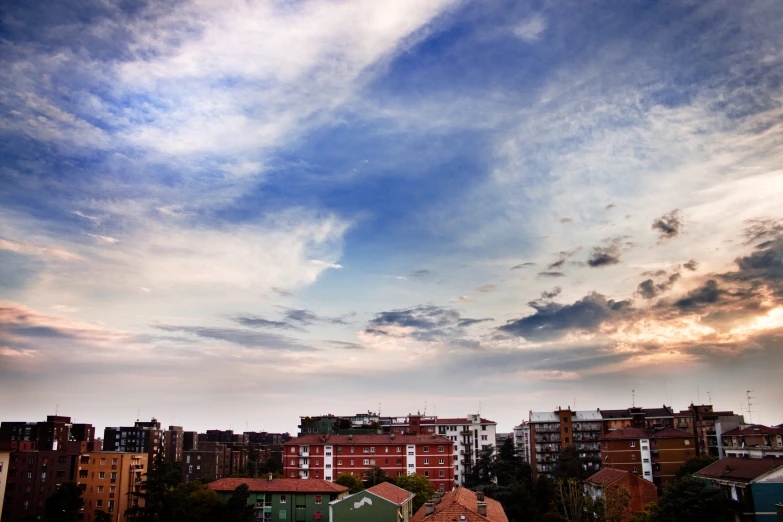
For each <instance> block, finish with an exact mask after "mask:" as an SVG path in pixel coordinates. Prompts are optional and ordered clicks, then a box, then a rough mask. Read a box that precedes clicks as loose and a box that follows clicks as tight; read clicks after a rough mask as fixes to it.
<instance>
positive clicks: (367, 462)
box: [362, 459, 370, 466]
mask: <svg viewBox="0 0 783 522" xmlns="http://www.w3.org/2000/svg"><path fill="white" fill-rule="evenodd" d="M362 464H364V465H365V466H368V465H369V464H370V459H364V461H363V462H362Z"/></svg>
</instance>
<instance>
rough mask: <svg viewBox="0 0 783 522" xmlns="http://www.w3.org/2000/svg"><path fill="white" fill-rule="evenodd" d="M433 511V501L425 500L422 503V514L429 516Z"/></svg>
mask: <svg viewBox="0 0 783 522" xmlns="http://www.w3.org/2000/svg"><path fill="white" fill-rule="evenodd" d="M433 513H435V503H434V502H425V504H424V516H425V517H426V516H429V515H432V514H433Z"/></svg>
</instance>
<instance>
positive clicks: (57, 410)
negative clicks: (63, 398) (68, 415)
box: [54, 402, 60, 417]
mask: <svg viewBox="0 0 783 522" xmlns="http://www.w3.org/2000/svg"><path fill="white" fill-rule="evenodd" d="M59 414H60V403H59V402H58V403H57V404H55V405H54V416H55V417H56V416H57V415H59Z"/></svg>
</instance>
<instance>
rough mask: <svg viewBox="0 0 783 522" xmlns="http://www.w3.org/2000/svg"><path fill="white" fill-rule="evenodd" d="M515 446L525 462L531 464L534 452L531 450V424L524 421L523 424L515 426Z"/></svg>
mask: <svg viewBox="0 0 783 522" xmlns="http://www.w3.org/2000/svg"><path fill="white" fill-rule="evenodd" d="M514 446H515V447H516V448H517V453H518V454H519V456H520V457H521V458H522V460H523V461H524V462H527V463H530V462H531V455H532V450H531V448H530V446H531V444H530V424H529V423H528V421H522V424H520V425H518V426H514Z"/></svg>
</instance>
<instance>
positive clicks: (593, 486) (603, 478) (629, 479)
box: [585, 468, 658, 521]
mask: <svg viewBox="0 0 783 522" xmlns="http://www.w3.org/2000/svg"><path fill="white" fill-rule="evenodd" d="M615 487H616V488H621V489H624V490H625V491H627V492H628V494H629V495H630V497H631V501H630V503H629V504H628V507H627V508H626V510H625V513H623V517H622V519H623V521H627V520H630V519H631V518H632V517H633V513H635V512H638V511H644V507H645V506H646V505H647V504H649V503H650V502H657V500H658V489H657V488H656V487H655V484H653V483H652V482H650V481H647V480H644V479H643V478H641V477H639V476H638V475H634V474H633V473H629V472H627V471H623V470H619V469H612V468H603V469H602V470H601V471H599V472H598V473H595V474H594V475H592V476H590V477H588V478H587V480H585V493H587V494H588V496H590V498H592V499H593V500H598V499H600V498H602V497H605V496H606V494H607V490H608V489H609V488H615Z"/></svg>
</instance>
